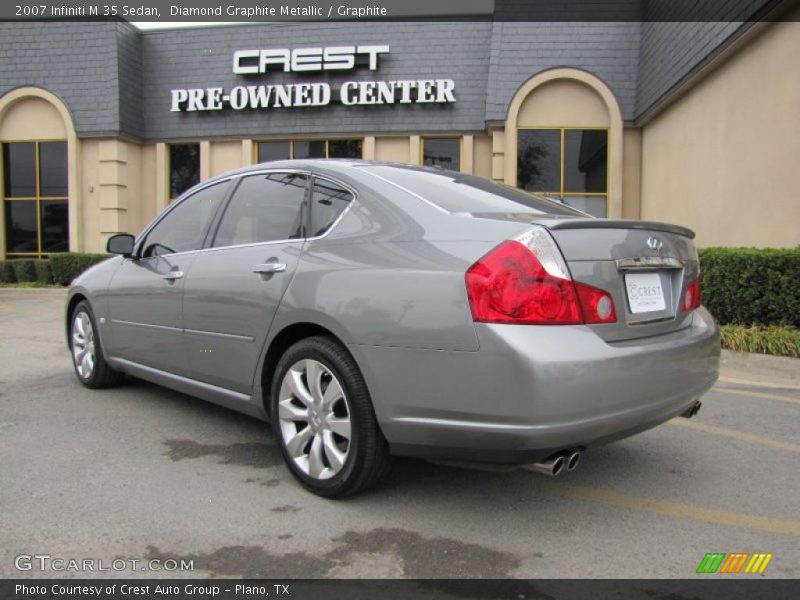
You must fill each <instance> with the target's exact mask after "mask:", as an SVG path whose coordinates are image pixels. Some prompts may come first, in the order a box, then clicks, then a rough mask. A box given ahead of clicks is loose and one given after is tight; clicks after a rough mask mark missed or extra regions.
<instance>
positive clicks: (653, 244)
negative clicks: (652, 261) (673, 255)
mask: <svg viewBox="0 0 800 600" xmlns="http://www.w3.org/2000/svg"><path fill="white" fill-rule="evenodd" d="M647 247H648V248H650V250H655V251H656V252H661V249H662V248H663V247H664V242H662V241H661V240H660V239H658V238H657V237H654V236H651V237H649V238H647Z"/></svg>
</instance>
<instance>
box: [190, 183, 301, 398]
mask: <svg viewBox="0 0 800 600" xmlns="http://www.w3.org/2000/svg"><path fill="white" fill-rule="evenodd" d="M308 184H309V177H308V176H307V175H305V174H302V173H294V172H263V173H257V174H253V175H247V176H243V177H242V178H241V180H240V181H239V182H238V186H237V187H236V189H235V191H234V192H233V194H232V196H231V198H230V200H229V201H228V204H227V206H226V207H225V208H224V212H223V214H222V217H221V219H220V220H219V225H218V227H217V229H216V233H215V234H214V236H213V240H212V243H211V247H210V248H207V249H206V250H203V251H202V252H199V253H197V256H196V257H195V260H194V262H193V263H192V266H191V268H190V269H189V271H188V273H187V275H186V281H185V284H184V285H185V287H184V300H183V322H184V330H185V340H186V348H187V353H188V357H189V363H190V366H191V372H192V377H193V378H194V379H197V380H199V381H203V382H205V383H209V384H211V385H215V386H219V387H223V388H225V389H228V390H233V391H236V392H240V393H244V394H248V393H250V391H251V389H252V380H253V375H254V373H255V371H256V365H257V362H258V358H259V356H260V353H261V350H262V348H263V346H264V342H265V339H266V336H267V332H268V331H269V327H270V323H271V322H272V319H273V317H274V315H275V311H276V310H277V308H278V304H279V303H280V301H281V298H282V297H283V294H284V292H285V291H286V288H287V287H288V285H289V282H290V281H291V279H292V276H293V275H294V272H295V269H296V267H297V263H298V260H299V258H300V253H301V252H302V249H303V243H304V242H303V238H304V235H305V225H304V224H305V208H304V207H305V205H306V204H307V197H308Z"/></svg>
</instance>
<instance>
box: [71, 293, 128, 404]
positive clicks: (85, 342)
mask: <svg viewBox="0 0 800 600" xmlns="http://www.w3.org/2000/svg"><path fill="white" fill-rule="evenodd" d="M69 347H70V350H71V351H72V364H73V366H74V367H75V375H77V376H78V380H79V381H80V382H81V383H82V384H83V385H85V386H86V387H88V388H92V389H98V388H104V387H111V386H113V385H116V384H118V383H119V382H120V381H122V379H123V377H124V375H123V374H122V373H120V372H118V371H114V370H113V369H112V368H111V367H110V366H109V365H108V363H107V362H106V359H105V356H104V354H103V347H102V346H101V344H100V338H99V336H98V335H97V325H96V323H95V320H94V314H93V313H92V308H91V307H90V306H89V303H88V302H86V301H85V300H84V301H82V302H79V303H78V305H77V306H76V307H75V310H74V311H72V318H71V320H70V337H69Z"/></svg>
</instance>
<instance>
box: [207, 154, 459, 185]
mask: <svg viewBox="0 0 800 600" xmlns="http://www.w3.org/2000/svg"><path fill="white" fill-rule="evenodd" d="M370 166H384V167H395V168H398V169H404V170H408V171H413V170H421V171H429V172H432V173H444V172H446V171H444V170H443V169H441V168H439V167H425V166H418V165H409V164H405V163H394V162H386V161H379V160H365V159H360V158H301V159H294V160H272V161H267V162H262V163H258V164H255V165H249V166H247V167H242V168H240V169H235V170H233V171H227V172H226V173H221V174H220V175H217V176H215V177H213V178H211V179H209V180H208V182H213V181H217V180H221V179H227V178H228V177H237V176H239V175H246V174H247V173H256V172H258V171H263V170H264V169H292V170H302V171H312V172H326V173H337V172H338V173H342V174H345V173H346V172H347V171H348V170H350V169H353V168H357V167H370Z"/></svg>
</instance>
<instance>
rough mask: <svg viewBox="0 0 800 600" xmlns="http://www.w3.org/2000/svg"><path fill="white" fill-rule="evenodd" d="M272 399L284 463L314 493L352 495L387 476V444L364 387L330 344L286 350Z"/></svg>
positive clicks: (320, 340) (343, 353) (304, 343)
mask: <svg viewBox="0 0 800 600" xmlns="http://www.w3.org/2000/svg"><path fill="white" fill-rule="evenodd" d="M271 402H272V406H271V410H272V422H273V428H274V430H275V434H276V436H277V437H278V441H279V445H280V448H281V452H282V453H283V458H284V460H285V461H286V464H287V465H288V467H289V470H290V471H291V472H292V474H293V475H294V476H295V477H296V478H297V479H298V481H300V483H301V484H303V486H305V487H306V488H307V489H309V490H311V491H312V492H314V493H315V494H319V495H320V496H325V497H328V498H339V497H344V496H348V495H351V494H355V493H357V492H360V491H362V490H364V489H366V488H368V487H370V486H372V485H374V484H375V483H377V482H378V481H379V480H380V479H381V478H382V477H383V476H384V475H385V474H386V472H387V471H388V468H389V451H388V445H387V443H386V440H385V439H384V438H383V434H382V433H381V432H380V429H379V428H378V423H377V421H376V419H375V413H374V410H373V408H372V401H371V399H370V396H369V391H368V390H367V386H366V384H365V383H364V379H363V377H362V376H361V372H360V371H359V369H358V366H357V365H356V363H355V361H354V360H353V358H352V357H351V356H350V354H349V353H348V352H347V350H345V349H344V348H343V347H342V346H341V344H339V343H338V342H336V341H335V340H333V339H331V338H327V337H313V338H308V339H305V340H301V341H299V342H297V343H296V344H294V345H293V346H292V347H290V348H289V350H287V351H286V353H285V354H284V356H283V357H282V358H281V360H280V362H279V363H278V366H277V368H276V370H275V376H274V379H273V383H272V394H271Z"/></svg>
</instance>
